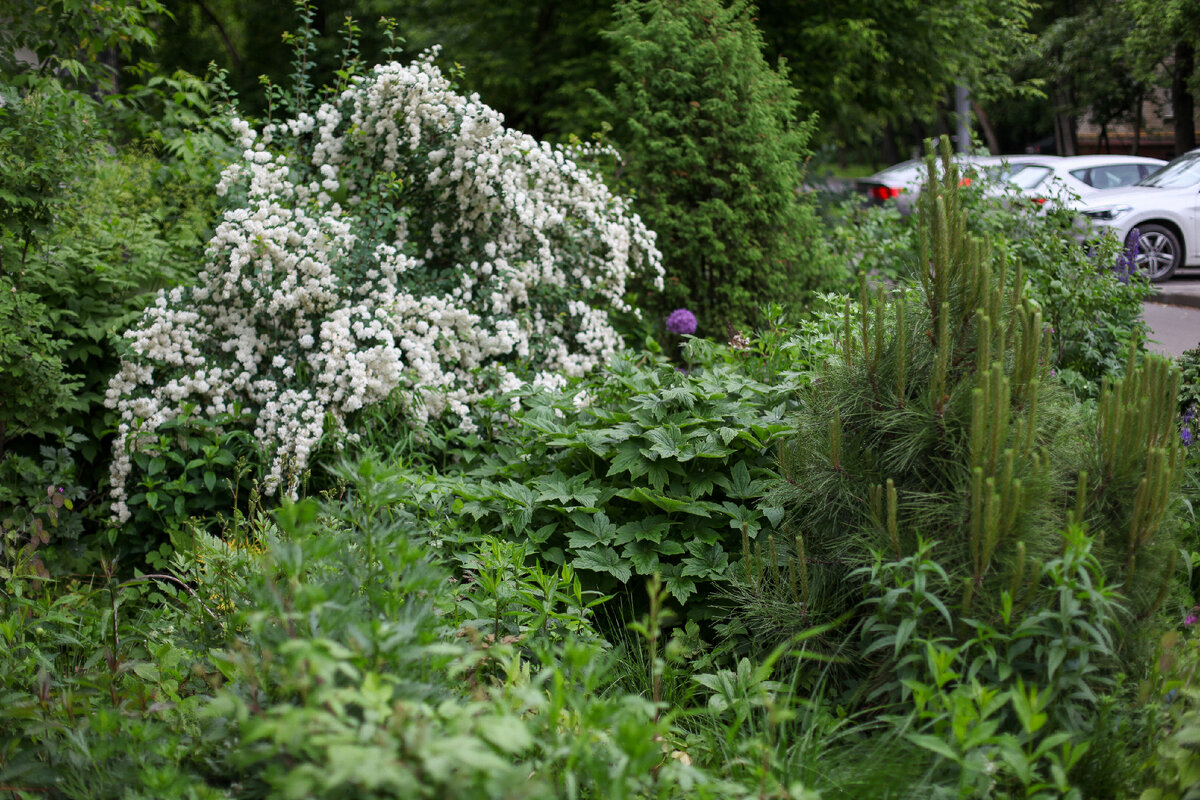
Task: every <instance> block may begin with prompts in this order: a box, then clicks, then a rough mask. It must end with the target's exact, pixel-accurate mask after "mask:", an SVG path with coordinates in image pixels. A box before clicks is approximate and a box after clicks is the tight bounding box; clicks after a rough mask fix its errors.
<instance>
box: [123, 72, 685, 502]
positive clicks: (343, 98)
mask: <svg viewBox="0 0 1200 800" xmlns="http://www.w3.org/2000/svg"><path fill="white" fill-rule="evenodd" d="M433 56H434V52H429V53H427V54H425V55H424V56H423V57H422V58H421V59H420V60H418V61H416V62H414V63H412V64H409V65H407V66H404V65H400V64H396V63H391V64H384V65H381V66H378V67H376V68H375V69H374V70H373V72H372V73H371V74H370V75H369V76H363V77H360V78H358V79H356V80H355V81H353V82H352V84H351V87H350V88H349V89H347V90H346V91H344V92H343V93H342V94H341V95H339V96H336V97H333V98H331V99H330V100H329V102H326V103H325V104H323V105H321V106H320V107H319V108H317V109H316V110H315V111H314V112H313V113H311V114H308V113H301V114H298V115H297V116H296V117H295V118H294V119H291V120H287V121H284V122H279V123H274V124H271V125H268V126H266V127H265V128H264V129H263V130H262V131H261V133H260V132H259V131H256V130H254V129H253V128H252V127H251V126H250V124H249V123H247V122H245V121H243V120H233V122H232V130H233V131H234V133H235V135H236V136H237V141H238V144H239V147H241V148H242V150H243V153H242V158H241V159H240V160H238V161H236V162H235V163H234V164H232V165H231V166H230V167H228V168H227V169H225V170H224V171H223V172H222V173H221V176H220V180H219V182H218V184H217V187H216V188H217V193H218V194H219V195H221V196H223V197H227V198H230V199H231V200H232V199H233V198H238V199H237V201H236V203H234V204H232V206H231V207H230V208H229V209H228V210H227V211H226V212H225V213H224V215H223V216H222V218H221V220H220V222H219V224H218V225H217V227H216V229H215V232H214V234H213V237H212V239H211V240H210V241H209V243H208V247H207V249H206V253H205V263H204V266H203V268H202V269H201V271H200V272H199V275H198V278H197V283H196V285H195V286H192V287H186V288H184V289H177V290H173V291H172V292H170V293H160V295H159V297H158V298H157V300H156V302H155V303H154V305H152V306H151V307H150V308H148V309H147V310H146V312H145V313H144V315H143V316H142V318H141V320H140V321H139V323H138V324H137V325H136V326H135V327H134V328H133V329H131V330H130V331H129V332H127V333H126V334H125V336H126V339H127V340H128V343H129V351H128V354H127V356H126V357H125V358H124V360H123V361H122V363H121V367H120V369H119V371H118V372H117V374H116V375H115V376H114V377H113V379H112V381H111V383H110V384H109V387H108V393H107V395H106V403H107V405H108V406H109V407H110V408H112V409H114V410H116V411H117V413H118V416H119V425H118V430H117V437H116V443H115V453H114V459H113V462H112V469H111V483H112V510H113V513H114V515H116V516H117V517H118V518H120V519H125V518H127V517H128V515H129V509H128V507H127V506H128V503H127V501H128V495H127V491H126V483H127V481H128V477H129V475H130V471H131V469H132V459H131V457H130V453H131V451H133V450H136V449H138V448H139V447H142V446H144V443H145V442H146V441H147V440H148V438H152V437H149V436H148V434H153V432H154V431H155V430H156V428H157V427H158V426H160V425H162V424H163V423H164V422H167V421H169V420H171V419H173V418H175V417H176V416H178V415H179V414H180V413H181V411H182V409H183V407H184V406H185V405H189V406H193V407H195V408H196V409H197V411H196V413H202V414H207V415H208V416H209V417H216V416H217V415H219V414H225V413H229V412H230V411H231V410H232V409H233V408H234V407H235V405H236V406H237V407H240V408H241V409H242V410H243V413H244V414H245V415H246V420H247V421H248V424H249V426H250V430H251V431H252V432H253V434H254V436H255V438H256V439H257V440H258V441H259V442H260V443H262V445H263V447H264V448H265V451H266V452H265V456H266V458H267V469H266V476H267V485H268V489H274V488H277V487H278V488H281V489H282V490H283V491H285V492H287V493H289V494H294V492H295V491H296V488H297V486H298V480H299V477H300V475H301V473H302V471H303V470H304V469H305V468H306V467H307V465H308V460H309V457H310V455H311V453H312V451H313V449H314V448H315V447H316V445H317V443H318V442H319V441H320V440H321V439H322V437H324V436H327V435H331V434H333V435H338V436H343V437H344V436H347V435H348V432H347V430H346V425H347V417H348V415H351V414H353V413H355V412H356V411H358V410H360V409H362V408H365V407H367V406H369V405H371V404H373V403H378V402H380V401H381V400H383V399H385V398H389V397H391V398H393V399H394V400H395V401H396V402H397V403H398V404H399V406H400V408H401V409H403V410H404V412H405V413H406V414H407V415H408V417H409V420H410V423H411V424H413V425H420V424H422V423H424V422H426V421H427V420H428V419H430V418H431V417H433V416H438V415H443V414H448V415H451V416H453V417H454V418H456V420H457V423H458V424H459V425H460V427H462V428H463V429H464V430H472V429H473V428H474V422H473V420H472V415H473V411H472V408H473V406H474V405H475V404H476V403H477V402H478V401H480V400H481V399H482V398H484V397H485V396H487V395H489V394H490V393H492V392H494V391H496V390H497V389H498V390H500V391H511V390H512V389H515V388H517V386H519V385H520V383H521V381H522V379H524V378H532V380H533V383H534V384H536V385H539V386H546V387H548V388H552V389H556V390H557V389H561V388H562V387H563V386H565V385H566V381H567V378H568V377H570V376H577V375H583V374H585V373H587V372H589V371H590V370H592V369H595V368H596V367H597V366H598V365H600V364H602V363H604V361H605V360H606V359H608V358H609V357H610V356H611V355H612V354H613V353H614V352H616V351H617V350H619V349H620V347H621V340H620V337H619V335H618V334H617V331H616V329H615V328H614V327H613V324H612V321H611V318H610V316H609V315H610V313H612V312H614V311H616V312H630V311H631V310H632V309H631V308H630V306H629V304H628V303H627V302H626V300H625V295H626V291H627V288H628V286H629V282H630V281H631V280H632V279H634V278H635V277H641V276H649V278H650V280H651V281H652V283H654V284H655V285H656V286H658V287H659V288H661V284H662V267H661V263H660V262H661V258H660V256H659V253H658V251H657V250H656V248H655V243H654V234H653V233H652V232H651V231H649V230H647V229H646V227H645V226H644V225H643V224H642V222H641V220H640V219H638V217H637V216H636V215H634V214H633V213H632V212H631V211H630V209H629V204H628V201H627V200H625V199H624V198H620V197H618V196H616V195H614V194H613V193H612V192H610V191H609V190H608V188H607V187H606V186H605V185H604V183H603V182H602V181H601V180H600V179H599V178H597V177H596V176H594V175H593V174H591V173H590V172H588V171H587V170H585V169H583V168H582V167H580V166H579V165H578V164H577V163H576V161H575V160H574V159H573V157H572V154H571V152H569V151H567V150H564V149H562V148H557V147H553V146H551V145H548V144H545V143H541V142H538V141H536V140H535V139H533V138H532V137H529V136H526V135H525V134H522V133H520V132H518V131H514V130H511V129H509V128H506V127H505V126H504V124H503V117H502V116H501V115H500V114H499V113H497V112H496V111H494V110H493V109H491V108H489V107H487V106H486V105H484V104H483V103H481V102H480V101H479V98H478V97H477V96H475V95H471V96H469V97H464V96H462V95H459V94H456V93H455V92H454V91H453V89H452V87H451V85H450V82H449V81H448V80H447V79H446V77H445V76H444V75H442V73H441V72H440V71H439V70H438V69H437V67H436V66H435V65H434V63H433ZM335 196H336V198H340V201H339V200H338V199H335ZM343 204H344V205H343ZM587 402H588V398H587V397H586V395H580V396H578V397H577V398H576V403H577V404H580V405H583V404H586V403H587Z"/></svg>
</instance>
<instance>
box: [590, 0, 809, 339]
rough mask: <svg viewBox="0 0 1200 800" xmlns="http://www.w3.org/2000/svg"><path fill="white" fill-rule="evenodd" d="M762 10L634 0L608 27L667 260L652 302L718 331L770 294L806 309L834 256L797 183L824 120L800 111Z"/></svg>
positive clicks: (644, 212) (622, 108)
mask: <svg viewBox="0 0 1200 800" xmlns="http://www.w3.org/2000/svg"><path fill="white" fill-rule="evenodd" d="M753 17H754V9H753V6H752V5H751V4H750V3H747V2H743V1H742V0H735V1H734V2H733V3H732V4H730V5H728V6H727V5H725V4H724V3H722V2H721V0H626V1H625V2H621V3H619V4H618V5H617V7H616V11H615V19H616V25H615V28H614V30H612V31H611V32H610V36H611V37H612V39H613V40H614V44H615V51H616V53H617V57H616V61H615V62H614V65H613V66H614V69H615V71H616V74H617V77H618V86H617V88H616V90H615V94H614V96H613V97H612V98H610V99H609V100H608V101H607V106H608V110H609V113H610V114H611V116H612V118H613V119H615V120H617V121H618V128H617V130H616V139H617V141H618V143H619V144H620V146H621V148H622V151H623V153H624V156H625V160H626V165H627V169H628V178H629V180H630V182H631V183H632V184H633V186H634V187H635V190H636V192H637V201H636V202H637V206H636V208H637V210H638V213H640V214H641V216H642V218H643V219H644V220H645V222H646V223H647V225H648V226H649V227H650V228H651V229H653V230H655V231H657V232H658V236H659V238H658V246H659V248H660V249H661V250H662V252H663V257H664V265H665V267H666V270H667V286H666V289H665V291H664V292H663V293H662V294H660V295H656V296H653V297H650V298H647V299H645V301H644V302H643V305H645V306H646V307H647V309H648V310H650V311H653V312H660V313H662V314H664V315H665V314H666V313H669V312H670V311H671V310H672V309H674V308H679V307H687V308H690V309H691V310H692V311H694V312H695V313H696V316H697V317H698V319H699V323H700V330H699V333H700V334H703V335H709V336H717V337H720V336H724V335H725V334H726V333H727V325H734V326H736V327H744V326H749V325H752V324H753V323H754V322H756V321H761V320H756V314H757V311H758V308H759V307H760V306H761V305H763V304H764V303H766V302H769V301H770V302H779V303H782V304H783V305H784V306H785V308H788V309H789V310H792V311H797V310H799V309H800V308H802V307H803V304H804V301H805V299H806V297H807V296H808V294H809V293H810V292H812V291H813V290H814V289H817V288H819V287H820V286H822V285H824V284H825V283H826V282H827V281H828V279H829V276H830V275H831V274H832V269H833V267H832V265H833V260H832V259H831V258H830V256H829V254H828V251H827V249H826V248H825V247H824V244H823V241H822V238H821V235H820V229H819V225H818V220H817V217H816V215H815V213H814V211H813V208H812V205H811V203H810V202H808V201H807V200H806V199H805V198H804V195H803V193H802V192H801V190H800V187H801V182H802V179H803V170H802V167H803V162H804V159H805V157H806V156H807V154H808V151H807V149H806V147H807V144H808V141H809V137H810V135H811V133H812V130H813V127H814V123H813V121H812V120H811V119H805V120H797V118H796V108H797V94H796V90H795V89H794V88H793V87H792V86H791V84H790V82H789V81H788V79H787V77H786V74H785V70H784V67H783V65H782V64H780V66H779V68H778V69H777V70H775V69H772V68H771V67H770V66H769V65H768V64H767V62H766V60H765V59H764V58H763V54H762V49H763V40H762V35H761V33H760V32H759V31H758V29H757V28H756V27H755V25H754V19H753Z"/></svg>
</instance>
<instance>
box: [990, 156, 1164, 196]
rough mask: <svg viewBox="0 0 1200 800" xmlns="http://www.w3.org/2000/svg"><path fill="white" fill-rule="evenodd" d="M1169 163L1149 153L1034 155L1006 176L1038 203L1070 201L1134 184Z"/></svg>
mask: <svg viewBox="0 0 1200 800" xmlns="http://www.w3.org/2000/svg"><path fill="white" fill-rule="evenodd" d="M1166 163H1167V162H1166V161H1163V160H1162V159H1161V158H1146V157H1145V156H1122V155H1095V156H1064V157H1059V156H1031V157H1030V158H1028V159H1025V160H1024V161H1022V162H1020V163H1018V164H1015V165H1014V166H1013V168H1012V169H1011V170H1009V174H1008V175H1006V176H1005V177H1006V178H1007V179H1008V182H1009V183H1011V184H1012V185H1014V186H1015V187H1017V190H1018V191H1019V192H1020V193H1021V194H1022V195H1024V196H1026V197H1028V198H1029V199H1030V200H1032V201H1033V202H1035V203H1037V204H1038V205H1042V204H1043V203H1045V202H1046V201H1047V200H1049V199H1051V198H1055V199H1057V200H1060V201H1067V202H1069V201H1070V200H1071V199H1073V198H1076V197H1087V196H1089V195H1091V194H1093V193H1095V192H1099V191H1104V190H1107V189H1120V188H1122V187H1125V186H1132V185H1133V184H1135V183H1137V182H1138V181H1140V180H1143V179H1144V178H1146V177H1148V176H1149V175H1150V174H1151V173H1153V172H1156V171H1157V170H1158V169H1159V168H1160V167H1162V166H1163V165H1165V164H1166Z"/></svg>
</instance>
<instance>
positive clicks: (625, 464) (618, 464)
mask: <svg viewBox="0 0 1200 800" xmlns="http://www.w3.org/2000/svg"><path fill="white" fill-rule="evenodd" d="M649 468H650V461H649V460H647V458H646V457H645V456H643V455H642V452H641V448H639V447H638V446H637V444H636V443H633V442H625V443H624V444H622V445H621V446H620V447H619V448H618V449H617V455H616V457H615V458H614V459H613V461H612V466H610V467H609V468H608V473H607V474H606V475H605V477H608V478H611V477H613V476H614V475H620V474H621V473H622V472H628V473H629V478H630V480H633V479H636V478H639V477H641V476H642V475H645V474H646V470H647V469H649Z"/></svg>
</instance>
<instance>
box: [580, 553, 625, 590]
mask: <svg viewBox="0 0 1200 800" xmlns="http://www.w3.org/2000/svg"><path fill="white" fill-rule="evenodd" d="M571 566H572V567H574V568H575V569H588V570H591V571H592V572H607V573H608V574H609V575H612V576H613V577H614V578H616V579H617V580H619V581H621V582H622V583H625V582H627V581H628V580H629V579H630V578H631V577H632V576H633V572H632V570H630V568H629V563H628V562H627V561H625V560H624V559H623V558H621V557H620V556H619V555H617V551H616V550H614V549H612V548H611V547H595V548H592V549H590V550H583V551H580V552H579V553H578V554H577V555H576V556H575V558H574V559H573V560H572V561H571Z"/></svg>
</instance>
